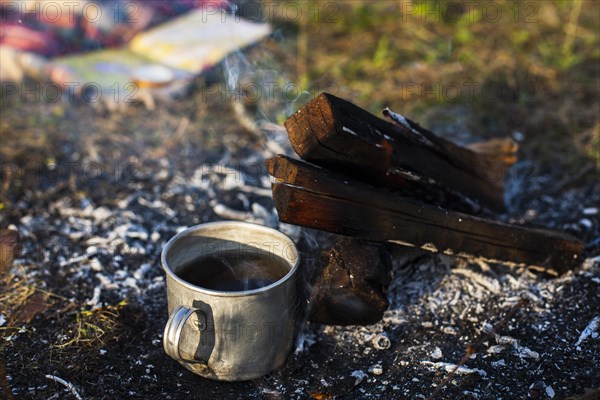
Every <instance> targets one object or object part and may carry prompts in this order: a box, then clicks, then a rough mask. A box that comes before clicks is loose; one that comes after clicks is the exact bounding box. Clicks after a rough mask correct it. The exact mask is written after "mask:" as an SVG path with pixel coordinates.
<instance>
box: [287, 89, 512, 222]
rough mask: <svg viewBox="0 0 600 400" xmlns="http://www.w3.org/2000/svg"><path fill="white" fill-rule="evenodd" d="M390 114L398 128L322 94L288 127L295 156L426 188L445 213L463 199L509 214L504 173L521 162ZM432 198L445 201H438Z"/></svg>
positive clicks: (400, 187) (391, 183) (387, 182)
mask: <svg viewBox="0 0 600 400" xmlns="http://www.w3.org/2000/svg"><path fill="white" fill-rule="evenodd" d="M384 115H385V116H387V117H388V118H389V119H391V120H392V121H393V123H392V122H388V121H385V120H382V119H380V118H377V117H375V116H374V115H372V114H370V113H369V112H367V111H366V110H363V109H362V108H360V107H358V106H356V105H354V104H352V103H350V102H347V101H345V100H342V99H340V98H337V97H335V96H333V95H331V94H327V93H323V94H321V95H319V96H318V97H316V98H315V99H313V100H312V101H310V102H309V103H308V104H306V105H305V106H304V107H303V108H302V109H300V110H299V111H298V112H296V113H295V114H294V115H292V116H291V117H290V118H289V119H288V120H287V121H286V122H285V127H286V128H287V130H288V134H289V138H290V141H291V143H292V146H293V148H294V150H295V151H296V153H297V154H298V155H299V156H300V157H301V158H302V159H304V160H306V161H308V162H311V163H313V164H317V165H320V166H323V167H325V168H328V169H330V170H332V171H336V172H339V173H343V174H345V175H349V176H352V177H354V178H356V179H358V180H361V181H363V182H367V183H370V184H372V185H375V186H381V187H385V188H388V189H391V190H395V191H400V192H401V193H402V192H404V194H405V195H406V193H407V192H408V193H417V192H418V191H422V192H424V196H420V197H421V199H422V200H424V201H426V202H428V203H437V204H439V205H443V206H445V207H446V208H448V204H451V203H452V202H456V199H457V198H459V197H460V196H461V194H462V196H466V197H467V198H470V199H474V200H477V201H479V202H481V203H482V204H483V205H485V206H487V207H489V208H490V209H492V210H495V211H502V210H504V201H503V192H504V176H505V173H506V170H507V168H508V167H509V166H510V164H511V163H512V162H514V157H512V158H511V157H502V158H500V159H498V158H494V157H489V156H488V155H487V154H485V153H482V152H476V151H473V150H470V149H468V148H464V147H460V146H458V145H456V144H454V143H452V142H450V141H448V140H445V139H443V138H440V137H438V136H436V135H435V134H433V133H432V132H430V131H428V130H426V129H424V128H422V127H420V126H419V125H418V124H416V123H415V122H412V121H410V120H408V119H406V118H404V117H403V116H401V115H398V114H395V113H393V112H391V111H389V110H387V109H386V110H384ZM512 151H513V152H514V148H513V149H512ZM434 194H437V195H434ZM432 195H434V197H436V196H437V198H438V199H439V198H440V196H442V197H443V199H442V200H441V201H437V202H434V201H432V200H431V197H432ZM428 197H429V198H428Z"/></svg>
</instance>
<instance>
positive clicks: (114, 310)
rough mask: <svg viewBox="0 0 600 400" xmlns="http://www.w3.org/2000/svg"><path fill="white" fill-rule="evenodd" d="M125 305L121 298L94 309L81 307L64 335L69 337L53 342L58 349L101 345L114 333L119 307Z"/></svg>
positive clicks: (121, 307)
mask: <svg viewBox="0 0 600 400" xmlns="http://www.w3.org/2000/svg"><path fill="white" fill-rule="evenodd" d="M125 306H127V301H126V300H123V301H121V302H119V303H118V304H116V305H109V306H107V307H102V308H98V309H95V310H85V309H81V310H79V311H78V312H77V313H76V314H75V324H74V326H72V327H71V328H70V329H69V330H68V332H67V334H66V335H65V336H66V337H67V338H68V337H70V339H68V340H66V341H63V342H62V343H60V344H55V347H57V348H58V349H64V348H67V347H83V346H89V347H101V346H104V345H106V342H107V341H108V340H109V339H111V338H112V337H113V336H114V335H113V332H114V331H115V330H116V328H117V326H118V319H119V315H120V311H121V309H123V307H125Z"/></svg>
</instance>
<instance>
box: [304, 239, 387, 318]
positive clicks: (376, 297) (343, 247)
mask: <svg viewBox="0 0 600 400" xmlns="http://www.w3.org/2000/svg"><path fill="white" fill-rule="evenodd" d="M321 257H322V259H323V265H324V266H323V270H322V272H321V274H320V275H319V277H318V279H317V281H316V283H315V284H314V286H313V294H312V295H311V304H310V311H309V320H310V321H312V322H318V323H321V324H327V325H369V324H374V323H376V322H377V321H379V320H380V319H381V318H382V317H383V313H384V311H385V310H386V309H387V307H388V305H389V303H388V301H387V299H386V297H385V293H384V288H385V287H386V286H387V285H389V284H390V282H391V259H390V255H389V253H388V252H387V251H386V249H385V247H384V246H383V245H382V244H378V243H373V242H366V241H362V240H357V239H350V238H344V239H342V240H340V241H339V242H338V243H336V244H335V245H334V246H332V247H330V248H328V249H325V250H323V252H322V254H321Z"/></svg>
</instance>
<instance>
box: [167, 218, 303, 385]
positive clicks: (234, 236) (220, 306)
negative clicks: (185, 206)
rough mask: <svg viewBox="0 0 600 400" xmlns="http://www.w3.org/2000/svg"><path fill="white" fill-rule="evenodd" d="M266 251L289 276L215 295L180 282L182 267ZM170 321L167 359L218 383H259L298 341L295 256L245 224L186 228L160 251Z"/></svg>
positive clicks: (278, 240)
mask: <svg viewBox="0 0 600 400" xmlns="http://www.w3.org/2000/svg"><path fill="white" fill-rule="evenodd" d="M259 250H260V251H265V252H268V253H269V254H273V255H276V256H279V257H281V258H283V259H284V260H285V261H286V263H287V265H288V266H289V272H288V273H287V274H286V275H285V276H283V277H282V278H281V279H279V280H278V281H276V282H274V283H272V284H270V285H268V286H264V287H259V288H258V289H254V290H246V291H230V292H226V291H217V290H210V289H206V288H203V287H200V286H196V285H193V284H191V283H189V282H187V281H185V280H183V279H182V278H180V277H179V276H178V272H180V268H181V267H182V266H185V265H186V263H188V262H190V261H192V260H196V259H198V258H200V257H205V256H209V255H211V254H217V253H218V252H223V251H241V252H246V251H250V252H251V251H259ZM161 262H162V266H163V268H164V270H165V272H166V275H167V303H168V310H169V315H170V316H169V319H168V321H167V324H166V326H165V331H164V337H163V346H164V350H165V352H166V353H167V354H168V355H169V356H170V357H172V358H173V359H175V360H177V361H178V362H179V363H180V364H182V365H183V366H184V367H185V368H187V369H188V370H190V371H192V372H193V373H195V374H197V375H200V376H203V377H206V378H210V379H215V380H223V381H242V380H250V379H255V378H258V377H261V376H263V375H265V374H267V373H269V372H271V371H273V370H275V369H277V368H279V367H280V366H282V365H283V364H284V363H285V360H286V358H287V356H288V354H289V352H290V350H291V347H292V344H293V340H294V334H295V322H296V320H295V318H296V315H295V310H296V303H295V301H296V271H297V270H298V262H299V257H298V251H297V249H296V246H295V244H294V242H293V241H292V240H291V239H290V238H289V237H288V236H286V235H284V234H283V233H281V232H279V231H276V230H274V229H271V228H267V227H264V226H260V225H256V224H250V223H245V222H233V221H225V222H213V223H207V224H202V225H197V226H193V227H191V228H188V229H186V230H184V231H182V232H180V233H178V234H177V235H175V236H174V237H173V238H171V240H169V242H167V244H166V245H165V247H164V248H163V251H162V255H161Z"/></svg>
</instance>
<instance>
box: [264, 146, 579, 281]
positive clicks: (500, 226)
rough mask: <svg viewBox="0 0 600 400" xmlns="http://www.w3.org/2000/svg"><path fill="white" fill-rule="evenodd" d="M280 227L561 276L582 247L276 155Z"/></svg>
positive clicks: (272, 167)
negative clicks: (404, 244) (283, 224)
mask: <svg viewBox="0 0 600 400" xmlns="http://www.w3.org/2000/svg"><path fill="white" fill-rule="evenodd" d="M266 165H267V169H268V171H269V173H270V174H271V175H272V176H274V177H275V178H276V181H275V182H274V183H273V184H272V189H273V201H274V203H275V207H276V209H277V211H278V214H279V219H280V220H281V221H283V222H287V223H291V224H296V225H301V226H306V227H310V228H315V229H320V230H323V231H327V232H332V233H337V234H341V235H345V236H351V237H357V238H363V239H369V240H374V241H400V242H408V243H409V244H412V245H415V246H419V247H423V246H425V248H432V247H433V248H435V249H437V250H439V251H444V252H446V253H453V254H459V253H465V254H470V255H474V256H481V257H484V258H487V259H490V260H500V261H505V262H512V263H517V264H526V265H530V266H535V267H539V268H541V269H544V270H547V271H549V272H555V273H556V272H558V273H563V272H565V271H567V270H568V269H571V268H573V267H574V266H576V265H578V264H579V262H580V260H581V253H582V251H583V243H582V242H581V241H579V240H577V239H576V238H574V237H572V236H570V235H567V234H563V233H560V232H555V231H550V230H545V229H539V228H530V227H524V226H517V225H511V224H507V223H503V222H498V221H494V220H490V219H484V218H480V217H475V216H472V215H468V214H463V213H459V212H453V211H449V210H443V209H440V208H438V207H434V206H431V205H428V204H425V203H422V202H418V201H415V200H413V199H407V198H404V197H402V196H399V195H397V194H394V193H391V192H389V191H387V190H384V189H381V188H375V187H373V186H370V185H367V184H364V183H362V182H359V181H357V180H354V179H352V178H349V177H347V176H343V175H340V174H337V173H334V172H331V171H329V170H327V169H324V168H320V167H318V166H314V165H310V164H308V163H305V162H302V161H299V160H294V159H291V158H289V157H285V156H277V157H274V158H271V159H269V160H267V162H266Z"/></svg>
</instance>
